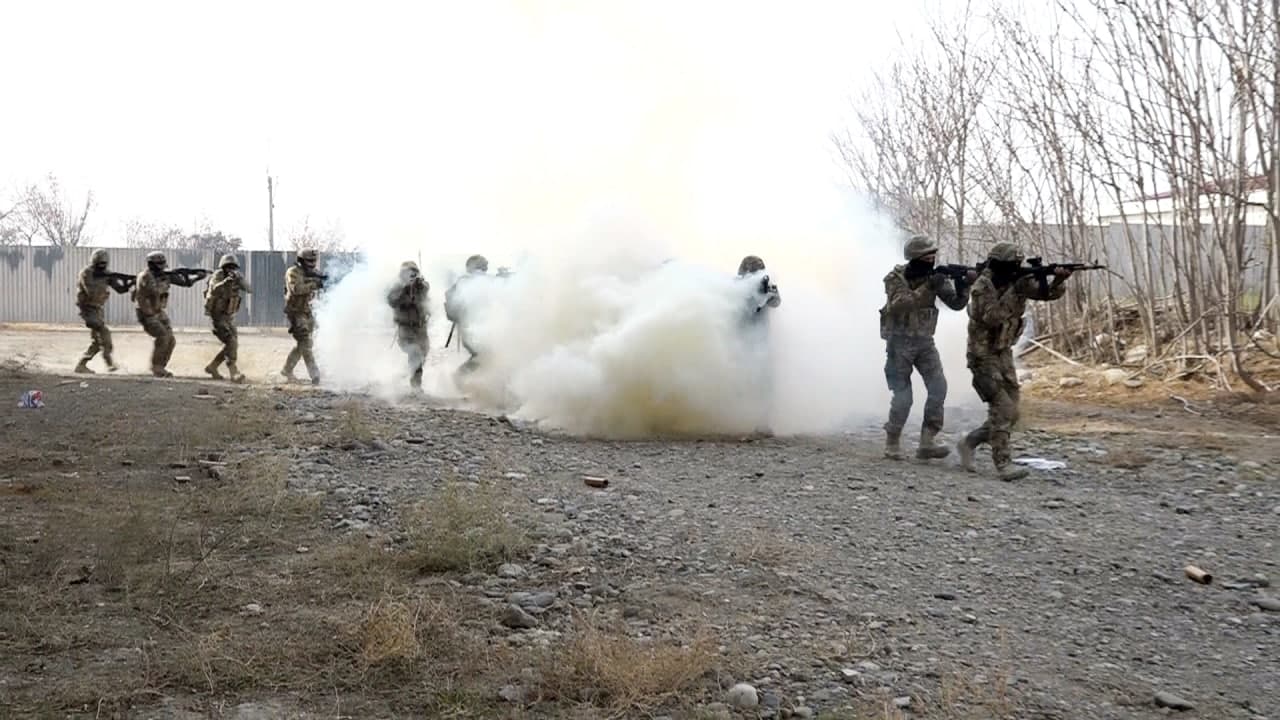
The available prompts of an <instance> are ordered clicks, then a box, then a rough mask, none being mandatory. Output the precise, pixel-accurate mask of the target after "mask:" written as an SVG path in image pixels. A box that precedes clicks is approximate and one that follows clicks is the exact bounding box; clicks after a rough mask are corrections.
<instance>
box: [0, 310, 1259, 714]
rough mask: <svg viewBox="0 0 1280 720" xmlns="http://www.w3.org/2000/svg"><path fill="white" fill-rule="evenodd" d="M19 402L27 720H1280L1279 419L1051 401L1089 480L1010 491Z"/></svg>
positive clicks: (126, 405)
mask: <svg viewBox="0 0 1280 720" xmlns="http://www.w3.org/2000/svg"><path fill="white" fill-rule="evenodd" d="M41 337H45V336H44V335H42V336H41ZM5 338H7V339H5ZM0 339H3V342H5V343H12V342H13V340H12V337H8V336H7V335H6V334H0ZM284 339H287V338H284ZM134 340H135V339H134V338H128V339H126V340H125V342H124V347H126V348H127V349H126V350H125V352H127V353H136V352H137V351H138V349H137V347H135V345H136V343H135V341H134ZM254 342H258V341H257V340H255V341H254ZM261 342H262V343H263V344H264V346H265V347H269V348H272V349H271V350H270V351H269V352H276V351H277V350H278V349H279V348H280V347H282V346H283V347H287V345H283V341H282V338H279V337H275V336H266V337H263V338H262V339H261ZM78 345H79V336H78V335H77V336H75V337H74V338H71V337H70V336H69V337H68V338H67V339H65V340H64V339H62V337H61V336H59V339H58V340H57V341H56V342H50V343H47V344H44V345H43V346H42V347H41V348H40V349H39V351H40V352H41V353H44V354H45V356H47V357H50V358H51V357H52V356H53V355H54V354H57V353H60V352H61V349H62V348H63V347H64V346H66V347H72V348H74V347H78ZM191 345H195V343H191ZM182 346H183V343H181V342H180V345H179V347H180V348H181V347H182ZM12 347H13V345H12V344H9V345H6V346H0V356H3V355H4V354H5V353H6V352H7V351H8V348H12ZM126 357H130V358H131V359H130V360H127V362H132V355H129V356H126ZM182 362H185V363H188V366H189V363H190V362H192V360H191V359H190V358H187V359H184V360H182ZM81 383H83V386H82V384H81ZM29 387H40V388H43V389H44V391H45V400H46V402H47V403H48V406H47V407H45V408H44V409H40V410H18V409H16V408H14V406H13V401H14V400H16V398H17V396H18V393H19V392H20V391H21V390H23V389H27V388H29ZM0 397H5V398H10V401H9V402H10V405H8V406H7V407H8V408H9V409H8V410H6V412H5V414H4V416H3V417H4V419H3V421H0V428H2V429H3V440H0V501H2V502H3V503H4V508H5V509H4V512H3V514H2V516H3V521H2V522H0V568H3V572H2V574H0V578H2V579H3V585H2V586H0V605H2V607H0V616H3V617H4V618H5V620H4V621H3V623H0V688H3V691H2V692H0V715H3V716H12V717H30V716H35V715H40V714H42V713H47V714H50V715H57V716H59V717H63V716H68V715H71V716H85V717H89V716H97V717H142V718H152V717H154V718H161V717H165V718H174V717H177V718H195V717H242V718H249V717H301V716H307V717H336V716H341V717H362V718H364V717H423V716H433V717H435V716H439V717H511V718H531V717H583V718H588V717H603V716H608V715H611V714H616V715H618V716H623V717H654V716H668V717H672V718H711V717H744V718H745V717H752V718H755V717H811V716H814V715H816V716H818V717H836V718H855V717H856V718H883V717H891V718H897V717H903V718H905V717H938V718H956V717H972V718H988V717H1004V718H1064V719H1065V718H1160V717H1165V716H1166V715H1168V714H1169V713H1170V712H1173V711H1171V710H1168V709H1166V708H1162V707H1159V706H1158V703H1157V695H1159V697H1160V702H1163V703H1165V704H1168V703H1173V704H1178V703H1179V702H1182V701H1185V703H1186V704H1187V705H1189V706H1193V707H1194V709H1192V710H1186V711H1183V712H1182V713H1180V716H1182V717H1203V718H1241V719H1245V718H1248V719H1251V720H1258V719H1260V718H1268V717H1269V718H1277V717H1280V700H1278V699H1280V666H1278V665H1277V664H1276V663H1275V658H1276V657H1277V655H1278V654H1280V601H1277V600H1276V599H1275V598H1276V597H1277V596H1280V591H1277V589H1276V588H1275V587H1273V586H1272V583H1275V582H1280V533H1277V532H1276V528H1277V527H1278V526H1280V482H1278V481H1277V475H1278V473H1280V443H1278V442H1276V437H1277V426H1276V425H1275V424H1274V422H1273V420H1274V415H1272V414H1266V413H1261V412H1260V411H1259V410H1258V409H1257V408H1254V409H1252V410H1241V409H1240V408H1239V407H1238V406H1231V407H1225V406H1224V408H1223V409H1222V410H1221V411H1220V412H1211V413H1208V414H1206V415H1205V416H1194V417H1193V416H1191V415H1189V414H1187V413H1185V412H1184V411H1183V410H1182V408H1181V407H1180V406H1178V405H1177V404H1176V403H1174V402H1172V401H1170V402H1167V403H1164V404H1157V405H1156V406H1152V407H1148V408H1144V409H1113V408H1106V407H1096V406H1088V405H1080V404H1077V403H1072V404H1067V403H1048V402H1040V403H1035V402H1032V403H1031V408H1030V412H1029V413H1028V416H1029V417H1028V425H1029V427H1030V428H1032V429H1031V430H1029V431H1027V432H1024V433H1019V434H1018V435H1017V436H1016V442H1017V446H1018V450H1019V452H1018V453H1017V454H1018V455H1022V456H1037V457H1044V458H1048V459H1053V460H1061V461H1064V462H1065V463H1066V464H1067V467H1066V468H1065V469H1061V470H1054V471H1036V472H1034V473H1033V474H1032V477H1031V478H1030V479H1028V480H1026V481H1023V482H1017V483H1001V482H998V481H996V480H994V479H992V478H991V475H990V470H991V468H990V464H989V461H985V462H984V463H983V466H982V467H983V470H984V472H985V474H982V475H978V476H973V475H969V474H966V473H963V472H961V471H959V470H958V469H957V468H955V466H954V465H953V464H952V461H950V460H948V461H944V462H938V463H933V464H928V465H925V464H920V463H915V462H899V463H893V462H888V461H884V460H883V459H881V458H880V457H879V453H878V440H879V438H878V433H877V432H876V430H875V429H874V428H872V427H867V428H863V429H859V430H855V431H852V432H850V433H848V434H846V435H841V436H837V437H822V438H798V439H763V440H761V439H756V440H752V439H732V438H731V439H714V438H708V439H705V440H702V441H678V442H670V441H657V440H654V441H646V442H628V443H623V442H601V441H592V440H582V439H575V438H568V437H560V436H555V435H547V434H543V433H538V432H534V431H531V430H529V429H527V428H522V427H519V426H518V425H513V424H512V423H510V422H507V421H504V420H502V419H500V418H491V417H486V416H482V415H476V414H472V413H466V412H458V411H453V410H446V409H441V408H438V407H431V406H429V405H427V404H417V405H414V404H402V405H399V406H396V407H390V406H386V405H383V404H379V403H376V402H372V401H365V400H362V399H360V398H352V397H344V396H338V395H334V394H330V393H324V392H312V391H311V390H310V389H302V390H296V389H283V388H269V387H252V386H250V387H229V386H226V385H215V384H210V383H201V382H193V381H157V380H154V379H142V378H121V377H110V378H109V377H105V376H94V377H90V378H84V377H80V376H75V377H66V378H63V377H58V376H48V375H30V374H22V373H18V374H16V375H15V374H14V373H13V372H12V371H10V373H9V374H8V375H7V376H5V377H3V378H0ZM584 474H589V475H593V476H599V477H602V478H605V479H607V480H608V486H607V487H605V488H599V489H596V488H591V487H587V486H586V485H585V484H584V482H583V480H582V478H581V476H582V475H584ZM1187 564H1196V565H1198V566H1200V567H1202V568H1204V569H1206V570H1208V571H1209V572H1211V573H1212V574H1213V575H1214V580H1213V582H1212V583H1211V584H1209V585H1199V584H1196V583H1193V582H1191V581H1190V580H1188V579H1187V578H1186V577H1184V575H1183V567H1184V566H1185V565H1187ZM735 683H748V684H750V685H751V686H752V687H753V689H754V690H755V694H754V698H755V700H756V704H755V706H754V707H752V708H750V709H749V710H745V709H744V710H742V711H740V712H739V711H738V710H735V709H734V708H732V707H731V706H730V704H729V703H730V702H731V701H734V700H740V699H742V698H743V697H746V696H747V695H746V691H744V690H741V689H740V690H738V691H737V692H736V693H730V692H729V689H730V688H731V687H732V686H733V685H734V684H735ZM255 713H257V714H255Z"/></svg>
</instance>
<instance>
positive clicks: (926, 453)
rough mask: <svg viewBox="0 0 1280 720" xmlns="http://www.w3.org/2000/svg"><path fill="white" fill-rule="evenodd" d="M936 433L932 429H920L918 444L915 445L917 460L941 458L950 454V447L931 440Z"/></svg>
mask: <svg viewBox="0 0 1280 720" xmlns="http://www.w3.org/2000/svg"><path fill="white" fill-rule="evenodd" d="M935 436H937V433H936V432H934V431H933V430H921V431H920V445H919V446H918V447H916V458H917V459H919V460H941V459H942V458H944V457H946V456H948V455H950V454H951V448H949V447H947V446H946V445H937V444H935V443H934V442H933V439H934V437H935Z"/></svg>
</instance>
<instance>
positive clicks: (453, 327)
mask: <svg viewBox="0 0 1280 720" xmlns="http://www.w3.org/2000/svg"><path fill="white" fill-rule="evenodd" d="M457 329H458V323H451V324H450V325H449V337H447V338H445V339H444V346H445V347H449V343H451V342H453V331H454V330H457Z"/></svg>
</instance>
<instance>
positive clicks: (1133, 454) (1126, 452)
mask: <svg viewBox="0 0 1280 720" xmlns="http://www.w3.org/2000/svg"><path fill="white" fill-rule="evenodd" d="M1102 461H1103V462H1104V463H1106V464H1107V465H1110V466H1111V467H1116V468H1122V469H1125V470H1138V469H1141V468H1144V467H1146V466H1147V465H1150V464H1151V462H1152V457H1151V456H1150V455H1148V454H1146V453H1145V452H1142V451H1141V450H1135V449H1133V448H1126V447H1118V448H1113V449H1112V450H1110V451H1109V452H1108V453H1107V454H1106V455H1105V456H1103V458H1102Z"/></svg>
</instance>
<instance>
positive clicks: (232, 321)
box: [204, 255, 253, 382]
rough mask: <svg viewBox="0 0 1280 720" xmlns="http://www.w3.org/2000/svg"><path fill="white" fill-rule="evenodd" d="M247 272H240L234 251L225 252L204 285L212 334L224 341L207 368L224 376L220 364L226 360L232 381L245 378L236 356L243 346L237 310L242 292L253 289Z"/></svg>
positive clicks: (210, 372)
mask: <svg viewBox="0 0 1280 720" xmlns="http://www.w3.org/2000/svg"><path fill="white" fill-rule="evenodd" d="M250 292H253V290H252V289H251V288H250V287H249V283H248V281H246V280H245V279H244V275H242V274H240V263H239V262H238V261H237V260H236V256H235V255H223V256H222V259H221V260H219V261H218V270H217V271H216V272H214V273H213V277H212V278H210V280H209V285H208V287H206V288H205V295H204V312H205V314H206V315H208V316H209V320H210V321H211V322H212V323H213V334H214V335H215V336H216V337H217V338H218V340H220V341H221V342H222V349H221V350H219V351H218V354H217V355H214V356H213V361H212V362H210V363H209V364H208V365H206V366H205V368H204V371H205V372H207V373H209V375H211V376H212V377H213V378H214V379H215V380H221V379H222V375H220V374H219V373H218V366H219V365H221V364H222V363H223V362H224V361H225V362H226V363H227V372H228V373H229V374H230V376H231V381H232V382H243V381H244V375H242V374H241V373H240V370H239V369H238V368H237V367H236V356H237V351H238V349H239V346H240V341H239V338H238V337H237V333H236V313H237V312H239V311H240V302H241V297H242V295H241V294H242V293H250Z"/></svg>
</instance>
